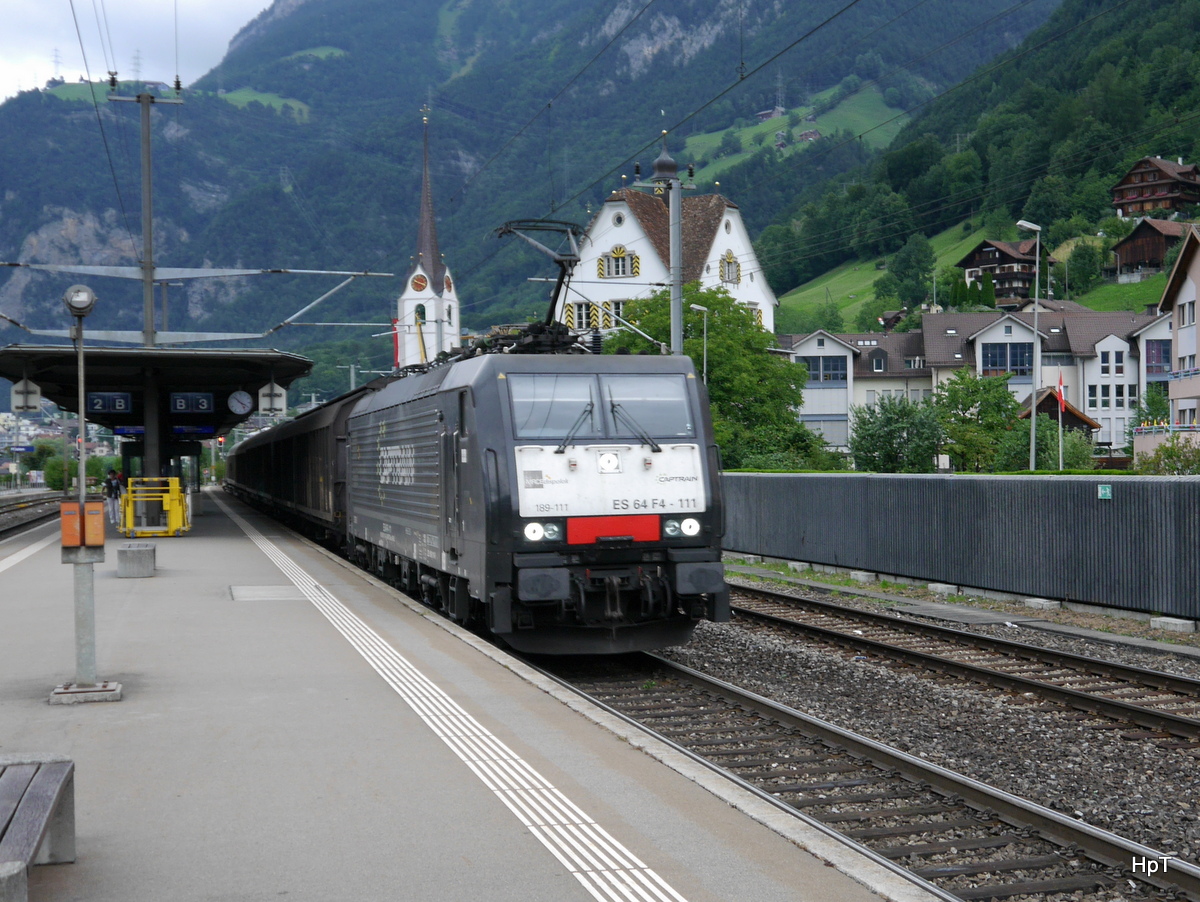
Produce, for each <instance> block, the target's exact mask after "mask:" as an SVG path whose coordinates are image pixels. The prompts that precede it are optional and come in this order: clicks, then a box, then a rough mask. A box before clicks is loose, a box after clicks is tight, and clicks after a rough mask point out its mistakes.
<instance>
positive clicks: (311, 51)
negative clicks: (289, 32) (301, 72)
mask: <svg viewBox="0 0 1200 902" xmlns="http://www.w3.org/2000/svg"><path fill="white" fill-rule="evenodd" d="M345 55H346V51H345V50H342V49H341V48H340V47H309V48H308V49H307V50H297V51H296V52H295V53H289V54H288V55H287V56H285V57H284V59H285V60H294V59H300V58H302V57H312V58H313V59H319V60H327V59H329V58H330V57H335V56H345Z"/></svg>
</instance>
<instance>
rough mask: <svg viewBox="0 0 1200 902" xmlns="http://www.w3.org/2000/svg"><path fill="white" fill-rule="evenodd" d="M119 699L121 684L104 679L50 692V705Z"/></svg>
mask: <svg viewBox="0 0 1200 902" xmlns="http://www.w3.org/2000/svg"><path fill="white" fill-rule="evenodd" d="M120 700H121V684H120V683H113V682H110V681H108V680H104V681H102V682H100V683H97V684H96V685H95V686H79V685H77V684H75V683H63V684H62V685H61V686H55V687H54V690H53V691H52V692H51V693H50V704H52V705H82V704H84V703H86V702H119V701H120ZM2 898H3V897H0V899H2Z"/></svg>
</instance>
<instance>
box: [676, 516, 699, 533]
mask: <svg viewBox="0 0 1200 902" xmlns="http://www.w3.org/2000/svg"><path fill="white" fill-rule="evenodd" d="M679 528H680V529H681V530H683V534H684V535H685V536H697V535H699V534H700V521H699V520H697V519H696V518H695V517H687V518H686V519H685V520H684V521H683V522H682V523H680V524H679Z"/></svg>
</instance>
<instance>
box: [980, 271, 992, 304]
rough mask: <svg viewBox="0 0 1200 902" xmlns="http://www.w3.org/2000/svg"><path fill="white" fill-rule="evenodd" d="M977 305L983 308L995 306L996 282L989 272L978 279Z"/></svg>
mask: <svg viewBox="0 0 1200 902" xmlns="http://www.w3.org/2000/svg"><path fill="white" fill-rule="evenodd" d="M979 303H980V305H981V306H983V307H995V306H996V280H995V279H993V278H992V274H991V273H990V272H985V273H984V274H983V278H981V279H980V288H979Z"/></svg>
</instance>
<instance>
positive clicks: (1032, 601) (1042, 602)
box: [1024, 598, 1062, 611]
mask: <svg viewBox="0 0 1200 902" xmlns="http://www.w3.org/2000/svg"><path fill="white" fill-rule="evenodd" d="M1024 604H1025V607H1027V608H1033V609H1034V610H1035V611H1061V610H1062V602H1061V601H1051V600H1050V599H1049V598H1026V599H1025V602H1024Z"/></svg>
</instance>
